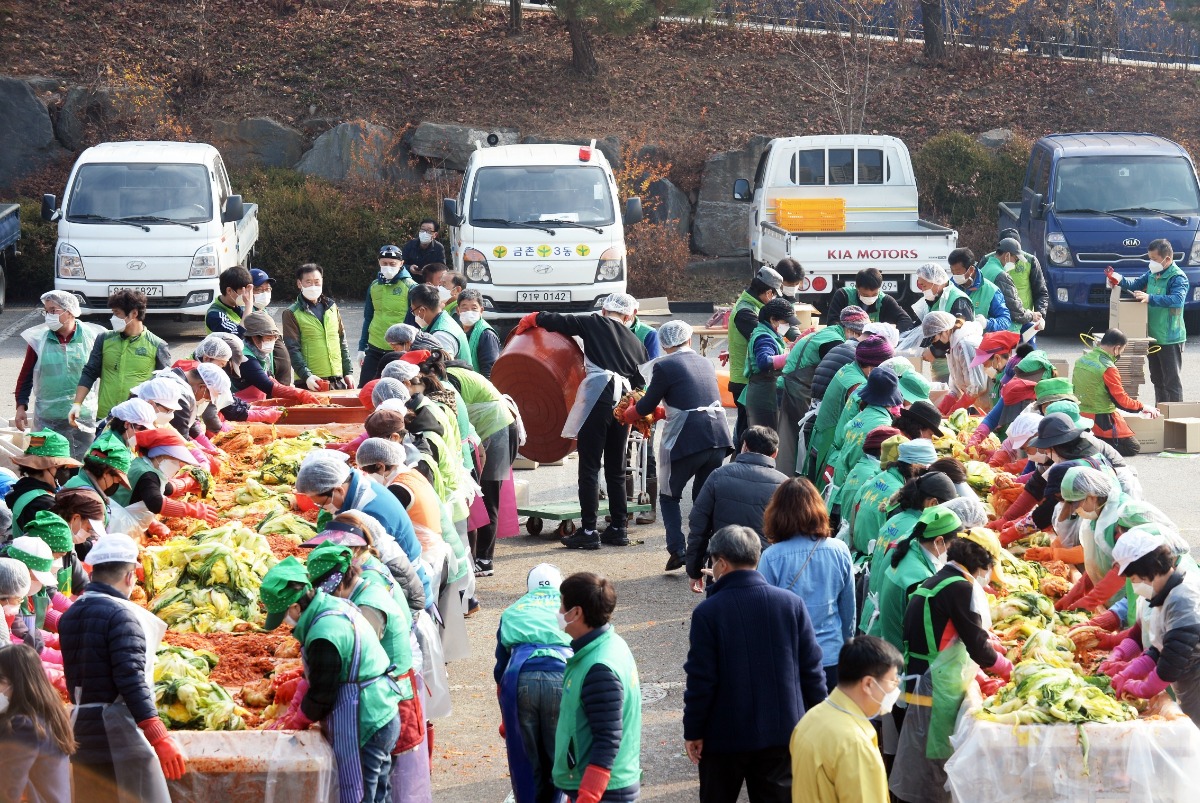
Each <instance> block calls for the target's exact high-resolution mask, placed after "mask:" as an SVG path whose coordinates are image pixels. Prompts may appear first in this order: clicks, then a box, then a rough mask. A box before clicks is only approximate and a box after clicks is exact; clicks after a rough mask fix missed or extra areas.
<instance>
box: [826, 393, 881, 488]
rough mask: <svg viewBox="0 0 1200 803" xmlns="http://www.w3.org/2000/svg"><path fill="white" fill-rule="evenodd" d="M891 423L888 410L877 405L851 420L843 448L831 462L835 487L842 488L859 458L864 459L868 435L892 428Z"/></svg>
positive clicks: (865, 409)
mask: <svg viewBox="0 0 1200 803" xmlns="http://www.w3.org/2000/svg"><path fill="white" fill-rule="evenodd" d="M891 423H892V414H891V413H889V412H888V411H887V409H886V408H884V407H876V406H875V405H870V406H868V407H866V408H864V409H863V411H862V412H860V413H859V414H858V415H856V416H854V418H853V419H851V420H850V424H849V426H847V427H846V435H845V440H844V441H843V442H842V446H841V448H840V449H839V450H838V452H837V454H836V455H835V456H834V457H832V458H831V459H830V461H829V464H830V465H832V466H833V484H834V485H837V486H841V484H842V483H844V482H845V481H846V475H847V474H849V473H850V469H852V468H854V466H855V465H856V464H857V463H858V458H860V457H862V453H863V444H864V443H866V441H867V435H869V434H870V433H871V430H873V429H875V428H876V427H886V426H891Z"/></svg>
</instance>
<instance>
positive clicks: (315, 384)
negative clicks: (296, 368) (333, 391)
mask: <svg viewBox="0 0 1200 803" xmlns="http://www.w3.org/2000/svg"><path fill="white" fill-rule="evenodd" d="M304 384H305V385H306V386H308V389H309V390H311V391H312V392H313V393H316V392H317V391H318V390H320V389H321V377H319V376H317V375H316V374H309V375H308V379H306V380H304Z"/></svg>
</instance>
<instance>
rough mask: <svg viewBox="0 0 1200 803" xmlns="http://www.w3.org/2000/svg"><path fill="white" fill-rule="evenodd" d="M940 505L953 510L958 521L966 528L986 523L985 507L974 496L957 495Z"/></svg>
mask: <svg viewBox="0 0 1200 803" xmlns="http://www.w3.org/2000/svg"><path fill="white" fill-rule="evenodd" d="M942 507H944V508H946V509H947V510H953V511H954V513H955V515H956V516H958V518H959V521H961V522H962V523H963V527H966V528H967V529H971V528H972V527H982V526H983V525H985V524H987V509H986V508H984V506H983V503H982V502H980V501H979V499H978V498H976V497H971V496H957V497H955V498H954V499H951V500H950V501H948V502H943V503H942Z"/></svg>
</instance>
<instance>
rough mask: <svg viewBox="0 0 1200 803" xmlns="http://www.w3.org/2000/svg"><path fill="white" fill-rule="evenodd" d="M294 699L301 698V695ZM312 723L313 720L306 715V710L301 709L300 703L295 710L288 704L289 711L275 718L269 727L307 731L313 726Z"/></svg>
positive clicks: (272, 728)
mask: <svg viewBox="0 0 1200 803" xmlns="http://www.w3.org/2000/svg"><path fill="white" fill-rule="evenodd" d="M292 699H293V700H299V699H300V697H299V696H296V697H293V698H292ZM312 725H313V721H312V720H311V719H309V718H308V717H306V716H304V712H303V711H301V710H300V705H299V704H297V705H296V710H294V711H293V710H292V708H291V706H288V710H287V713H286V714H284V715H283V716H281V717H280V718H279V719H277V720H275V721H274V722H273V723H271V727H270V728H269V730H275V731H305V730H308V729H309V728H311V727H312Z"/></svg>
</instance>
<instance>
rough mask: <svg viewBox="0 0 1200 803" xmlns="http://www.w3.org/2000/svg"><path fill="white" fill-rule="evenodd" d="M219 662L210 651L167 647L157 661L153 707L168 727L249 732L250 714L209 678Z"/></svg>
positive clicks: (162, 650) (155, 665) (161, 649)
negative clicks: (247, 716) (245, 716)
mask: <svg viewBox="0 0 1200 803" xmlns="http://www.w3.org/2000/svg"><path fill="white" fill-rule="evenodd" d="M219 660H220V659H219V658H217V656H216V655H215V654H213V653H211V652H209V651H208V650H189V649H187V648H185V647H172V646H168V645H164V646H162V647H159V648H158V652H157V653H156V654H155V661H154V704H155V706H156V707H157V708H158V718H159V719H161V720H162V721H163V724H165V725H166V726H167V727H168V728H175V729H187V730H211V731H240V730H245V729H246V721H245V720H244V719H243V718H242V717H243V716H244V715H245V714H247V713H248V712H247V711H246V710H245V709H244V708H241V707H240V706H238V705H237V704H236V703H235V702H234V701H233V698H232V697H230V696H229V692H228V691H226V690H225V687H224V686H221V685H220V684H219V683H213V682H212V681H210V680H209V679H208V676H209V673H210V672H212V669H213V667H214V666H216V665H217V662H218V661H219Z"/></svg>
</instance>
